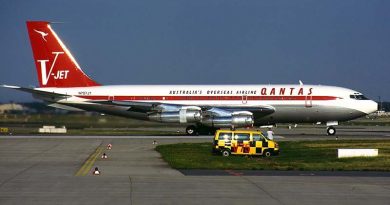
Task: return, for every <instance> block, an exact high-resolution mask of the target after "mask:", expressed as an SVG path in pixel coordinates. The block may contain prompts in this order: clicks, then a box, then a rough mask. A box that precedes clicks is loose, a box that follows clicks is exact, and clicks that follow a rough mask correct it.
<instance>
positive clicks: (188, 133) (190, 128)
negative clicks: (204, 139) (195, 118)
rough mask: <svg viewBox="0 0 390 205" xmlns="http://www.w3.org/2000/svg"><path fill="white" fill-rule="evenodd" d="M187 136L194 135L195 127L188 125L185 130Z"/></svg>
mask: <svg viewBox="0 0 390 205" xmlns="http://www.w3.org/2000/svg"><path fill="white" fill-rule="evenodd" d="M186 133H187V135H196V127H195V126H194V125H190V126H188V127H187V128H186Z"/></svg>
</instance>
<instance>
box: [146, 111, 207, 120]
mask: <svg viewBox="0 0 390 205" xmlns="http://www.w3.org/2000/svg"><path fill="white" fill-rule="evenodd" d="M149 119H150V120H152V121H157V122H168V123H191V122H200V120H201V119H202V115H201V111H200V110H189V109H180V110H179V111H169V112H156V113H152V114H149Z"/></svg>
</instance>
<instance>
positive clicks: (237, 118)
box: [202, 115, 254, 128]
mask: <svg viewBox="0 0 390 205" xmlns="http://www.w3.org/2000/svg"><path fill="white" fill-rule="evenodd" d="M253 123H254V121H253V116H252V115H233V116H229V117H211V118H207V119H203V120H202V124H205V125H207V126H210V127H235V128H237V127H249V126H252V125H253Z"/></svg>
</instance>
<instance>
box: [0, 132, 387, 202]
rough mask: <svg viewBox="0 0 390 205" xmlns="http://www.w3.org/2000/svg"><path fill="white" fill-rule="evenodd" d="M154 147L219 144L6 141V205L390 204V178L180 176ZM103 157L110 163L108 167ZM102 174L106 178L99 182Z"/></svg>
mask: <svg viewBox="0 0 390 205" xmlns="http://www.w3.org/2000/svg"><path fill="white" fill-rule="evenodd" d="M337 131H338V133H339V134H338V137H339V138H341V139H350V138H357V139H367V138H369V139H371V138H379V139H390V128H383V127H382V128H377V129H375V127H372V128H356V127H354V128H353V129H350V128H346V129H339V130H337ZM322 132H324V130H322V129H321V130H319V129H306V128H305V129H295V130H294V129H293V130H288V129H280V128H278V130H276V131H275V133H277V139H278V140H301V139H313V140H314V139H334V136H326V135H324V134H323V133H322ZM351 133H352V134H351ZM355 133H358V134H355ZM154 140H156V142H157V143H158V144H169V143H178V142H211V140H212V137H211V136H199V137H188V136H46V135H45V136H0V204H1V205H3V204H18V205H19V204H20V205H23V204H94V205H96V204H300V205H302V204H317V205H319V204H365V205H366V204H389V202H390V173H389V172H299V171H292V172H290V171H253V170H248V171H239V170H235V171H232V170H209V171H205V170H174V169H172V168H170V167H169V165H168V164H167V163H166V162H164V161H163V160H162V159H161V156H160V154H159V153H158V152H156V151H154V148H155V146H156V145H155V144H153V141H154ZM107 144H112V149H111V150H107V148H106V145H107ZM102 153H106V154H107V156H108V158H107V159H101V154H102ZM189 157H191V156H189ZM95 167H98V168H99V170H100V171H101V173H100V175H99V176H94V175H93V174H92V171H93V170H94V168H95Z"/></svg>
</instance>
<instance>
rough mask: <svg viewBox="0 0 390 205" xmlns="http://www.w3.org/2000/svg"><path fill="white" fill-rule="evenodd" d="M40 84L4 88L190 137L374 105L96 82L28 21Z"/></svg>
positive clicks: (288, 88)
mask: <svg viewBox="0 0 390 205" xmlns="http://www.w3.org/2000/svg"><path fill="white" fill-rule="evenodd" d="M27 30H28V34H29V37H30V42H31V47H32V51H33V55H34V62H35V66H36V70H37V74H38V81H39V87H36V88H28V87H20V86H10V85H3V87H7V88H12V89H16V90H21V91H24V92H28V93H32V95H33V96H34V97H36V98H38V99H41V100H43V101H45V102H46V103H47V104H48V105H49V106H52V107H56V108H61V109H66V110H72V111H76V110H77V111H95V112H99V113H104V114H110V115H117V116H123V117H128V118H135V119H140V120H150V121H157V122H162V123H184V124H185V125H187V129H186V132H187V134H189V135H193V134H197V133H199V132H200V131H202V130H203V131H204V130H206V131H208V132H214V131H215V130H216V129H218V128H222V127H229V128H239V127H252V126H261V125H274V124H276V123H313V122H314V123H317V122H322V123H326V125H327V133H328V134H329V135H334V134H335V133H336V129H335V127H334V126H335V125H338V123H339V122H340V121H348V120H352V119H355V118H359V117H362V116H365V115H367V114H369V113H371V112H374V111H376V110H377V107H378V106H377V103H376V102H374V101H372V100H369V99H367V98H366V97H365V96H364V95H363V94H362V93H360V92H357V91H354V90H351V89H348V88H342V87H335V86H321V85H304V84H302V83H301V84H298V85H290V84H285V85H260V84H259V85H102V84H100V83H98V82H96V81H94V80H93V79H91V78H90V77H88V76H87V75H86V74H85V73H84V72H83V71H82V69H81V67H80V65H79V64H78V63H77V61H76V59H75V58H74V57H73V56H72V54H71V53H70V51H69V50H68V48H67V47H66V46H65V44H64V43H63V42H62V41H61V39H60V38H59V36H58V35H57V34H56V33H55V32H54V30H53V29H52V27H51V25H50V22H46V21H28V22H27Z"/></svg>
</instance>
